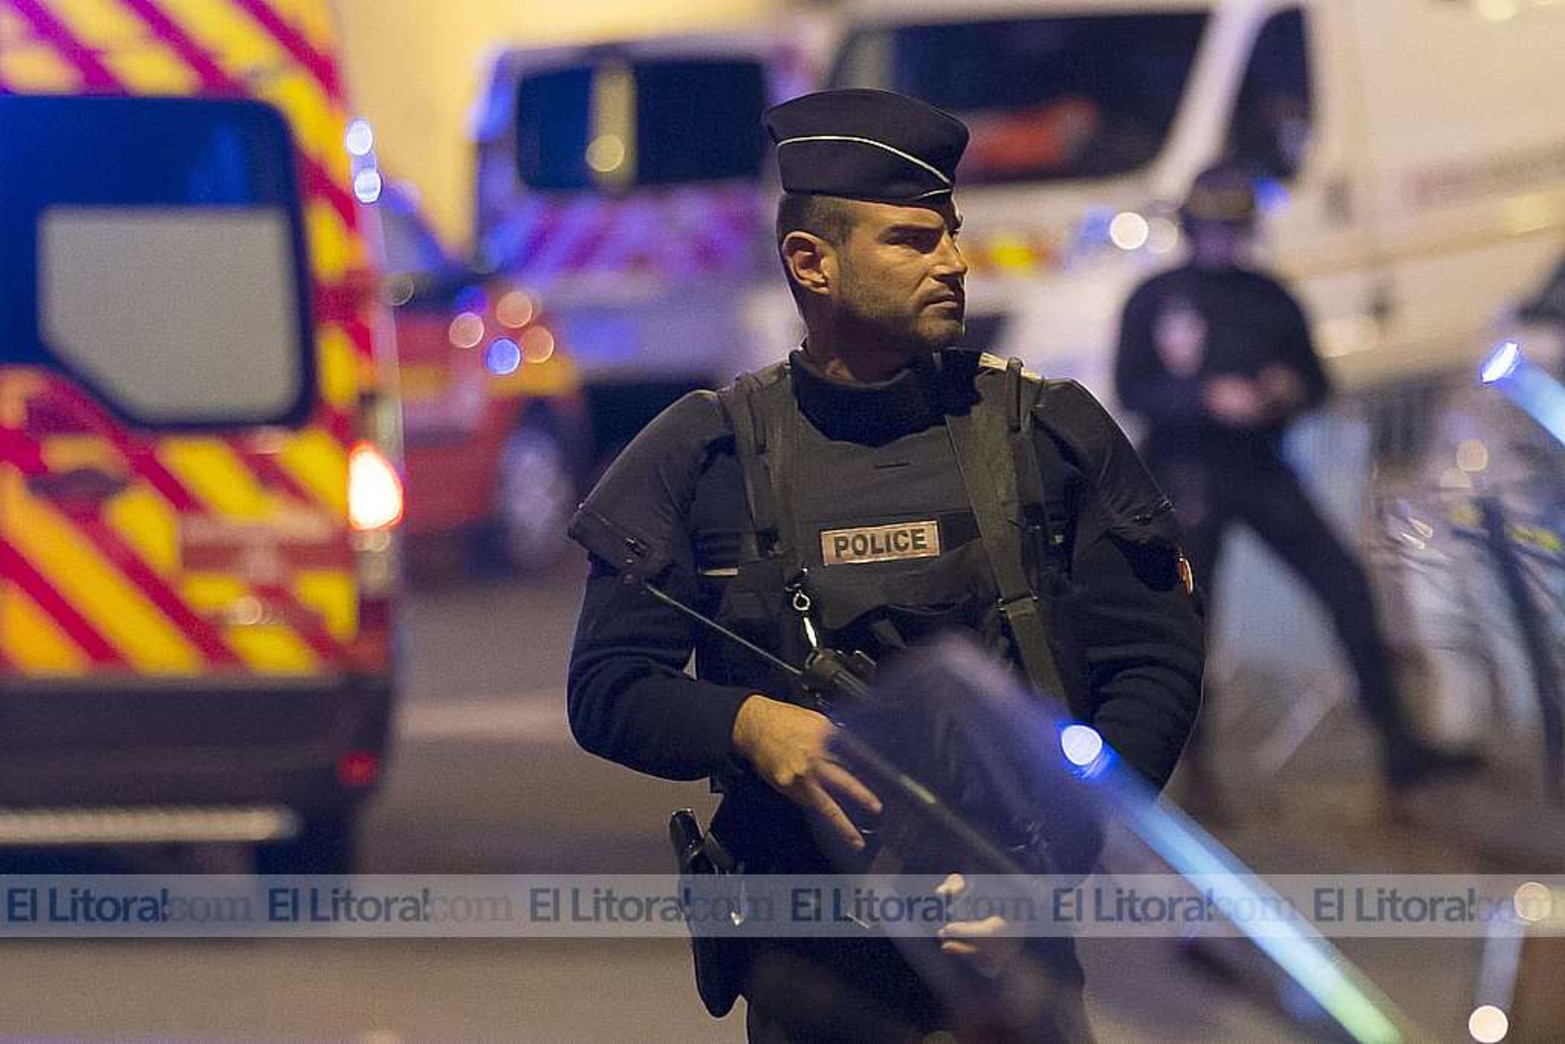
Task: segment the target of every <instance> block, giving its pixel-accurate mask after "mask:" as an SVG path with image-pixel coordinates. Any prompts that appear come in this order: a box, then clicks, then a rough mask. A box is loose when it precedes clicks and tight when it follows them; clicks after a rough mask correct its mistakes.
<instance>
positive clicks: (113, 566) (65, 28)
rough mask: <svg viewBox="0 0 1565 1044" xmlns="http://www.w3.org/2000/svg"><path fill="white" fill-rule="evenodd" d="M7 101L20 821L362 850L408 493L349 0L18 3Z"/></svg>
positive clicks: (319, 859) (1, 520) (0, 813)
mask: <svg viewBox="0 0 1565 1044" xmlns="http://www.w3.org/2000/svg"><path fill="white" fill-rule="evenodd" d="M0 94H3V95H5V97H0V128H3V129H0V134H3V137H4V139H5V141H6V147H5V149H4V152H3V155H0V186H3V195H0V221H3V222H4V224H5V228H4V232H3V235H0V272H3V273H4V278H5V296H4V306H3V307H0V332H3V334H4V337H3V340H0V556H3V560H0V715H3V717H4V720H5V721H6V729H5V736H4V739H3V741H0V743H3V745H0V843H12V844H18V843H23V844H38V843H52V844H65V843H115V842H118V843H130V842H169V843H175V842H203V841H224V842H245V843H251V842H254V843H258V844H259V846H260V847H259V848H258V850H257V852H258V856H257V862H258V866H259V867H260V868H261V869H263V870H299V871H303V870H332V871H342V870H346V869H347V868H348V866H349V863H350V861H351V851H352V846H351V838H352V833H353V824H354V820H355V816H356V812H357V810H358V808H359V807H360V803H361V801H362V800H363V799H364V798H365V797H366V796H367V795H368V794H370V793H371V792H372V791H373V790H374V787H375V785H376V784H377V782H378V781H379V778H380V775H381V772H382V769H383V757H384V754H385V748H386V741H387V735H388V726H389V720H390V715H391V711H392V704H393V698H394V692H395V687H396V684H395V683H396V676H395V670H394V655H393V654H394V650H393V643H392V634H391V631H392V606H393V601H394V598H395V595H396V588H397V583H398V569H397V560H396V554H397V546H396V534H395V531H394V530H395V527H396V525H397V523H398V521H399V520H400V518H401V514H402V492H401V485H400V478H399V476H398V474H397V471H396V463H397V458H398V454H399V447H398V439H399V435H398V430H397V424H398V420H397V410H396V402H395V400H394V398H393V393H394V369H393V368H392V367H391V363H392V359H391V357H390V354H389V349H390V343H389V340H387V339H386V338H385V337H384V336H383V334H384V333H385V332H387V325H386V322H385V316H384V310H383V309H382V308H381V307H380V304H379V298H378V294H377V276H376V275H375V271H374V270H375V267H376V266H375V264H374V262H373V261H372V248H371V245H370V243H369V242H368V241H367V239H366V236H365V234H364V230H363V229H361V212H360V210H359V208H358V205H357V202H356V199H355V195H356V193H355V185H354V171H353V169H352V167H351V165H350V159H349V155H348V152H347V151H346V150H345V148H344V141H345V133H346V130H347V127H348V125H349V123H348V116H347V114H348V109H347V105H348V103H347V101H346V99H345V98H344V96H343V93H342V87H341V83H340V79H339V72H338V65H337V60H336V43H335V40H334V38H333V27H332V18H331V12H330V8H329V5H328V4H326V3H325V2H321V3H314V2H300V0H289V2H287V3H270V2H266V0H201V2H200V3H187V2H172V0H171V2H157V0H123V2H121V0H104V2H101V3H94V4H80V3H67V2H60V3H51V2H48V0H0ZM364 194H365V193H364V191H363V187H362V186H360V191H359V192H358V195H359V196H363V195H364Z"/></svg>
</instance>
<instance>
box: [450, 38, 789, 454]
mask: <svg viewBox="0 0 1565 1044" xmlns="http://www.w3.org/2000/svg"><path fill="white" fill-rule="evenodd" d="M810 80H811V66H810V63H809V60H808V53H807V48H806V47H805V46H804V45H803V44H801V43H800V42H798V41H797V40H796V39H794V38H792V37H789V36H787V34H784V36H783V38H781V39H780V38H779V36H778V35H777V34H775V33H773V32H763V31H759V30H758V31H751V32H739V33H726V34H715V35H705V36H681V37H668V38H659V39H646V40H636V41H626V42H620V43H611V44H602V45H593V46H582V47H566V48H546V49H518V50H507V51H504V52H502V53H500V54H498V55H497V56H496V57H495V59H494V60H493V62H492V63H491V65H490V71H489V74H488V85H487V88H486V89H485V91H484V93H483V94H482V96H481V98H480V102H479V105H478V109H477V112H476V114H475V121H474V124H475V125H474V138H475V141H476V146H477V150H478V155H477V176H478V187H477V209H476V227H475V234H474V240H475V244H476V249H477V253H478V258H479V264H480V267H483V268H491V269H494V270H495V271H497V272H501V273H504V274H505V276H506V277H508V278H510V279H512V280H514V281H516V282H517V283H518V284H520V285H522V286H525V287H526V288H527V289H528V290H529V291H530V292H532V293H533V294H534V295H535V296H536V298H537V300H538V301H539V302H540V303H541V305H542V307H543V308H544V309H545V310H546V311H547V312H548V313H549V315H550V316H551V317H552V329H553V330H554V331H555V333H556V335H557V336H558V338H559V341H560V343H561V344H562V345H563V346H564V347H565V349H566V350H568V351H569V352H570V354H571V358H572V359H573V360H574V362H575V364H576V366H577V368H578V369H579V370H580V372H581V374H582V377H583V383H584V388H585V393H586V396H587V400H588V403H589V412H590V416H591V420H592V424H593V428H594V435H595V440H596V446H597V451H598V453H599V454H600V455H602V454H607V453H610V452H613V451H615V450H617V449H618V448H620V447H621V446H623V445H624V444H625V443H626V442H628V441H629V440H630V438H631V436H633V435H634V434H635V433H636V432H637V431H638V430H639V429H640V428H641V426H642V425H643V424H645V423H646V422H647V421H648V420H650V419H651V418H652V417H653V416H654V415H655V414H656V413H657V412H658V411H659V410H660V409H662V407H664V406H666V405H667V404H668V403H670V402H672V401H673V400H674V399H675V398H677V397H678V396H679V395H681V394H683V393H684V392H686V391H689V390H690V389H692V388H697V387H711V386H714V385H715V384H718V383H723V382H726V381H727V380H728V379H729V378H731V377H732V376H733V375H734V374H735V373H737V372H739V371H740V370H741V369H743V368H744V365H745V352H744V351H743V349H742V343H743V340H744V337H745V323H744V301H745V295H746V292H747V291H749V290H751V289H752V288H753V287H754V286H755V285H756V283H757V281H758V279H765V280H778V279H780V276H779V273H778V269H777V262H776V260H775V259H774V257H775V251H774V250H772V249H771V247H770V224H771V206H772V202H773V200H772V193H771V191H770V190H768V189H766V188H764V187H763V165H764V164H763V161H764V159H765V157H766V143H765V140H764V135H763V132H762V130H761V125H760V117H761V112H762V111H763V110H764V109H765V108H766V107H767V106H768V105H771V104H773V103H775V102H777V101H781V100H783V99H785V98H788V97H792V96H793V95H795V94H799V93H802V92H803V91H804V90H805V89H807V87H808V85H809V83H810ZM762 273H764V275H763V274H762ZM785 329H786V328H785ZM777 343H778V345H779V348H778V351H777V354H778V355H781V354H782V353H783V351H784V350H785V349H786V345H785V344H784V343H783V342H781V341H779V342H777Z"/></svg>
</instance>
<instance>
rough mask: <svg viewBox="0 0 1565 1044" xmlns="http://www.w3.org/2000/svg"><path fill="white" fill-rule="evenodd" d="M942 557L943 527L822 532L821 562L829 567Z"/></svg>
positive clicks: (900, 526)
mask: <svg viewBox="0 0 1565 1044" xmlns="http://www.w3.org/2000/svg"><path fill="white" fill-rule="evenodd" d="M938 554H940V524H939V523H938V522H935V521H934V520H933V519H931V520H929V521H927V522H898V523H897V524H895V525H890V526H864V527H861V528H858V529H826V530H822V531H821V561H823V562H824V563H825V564H826V565H829V566H833V565H855V564H857V563H860V562H891V561H895V560H897V559H902V558H934V557H935V556H936V555H938Z"/></svg>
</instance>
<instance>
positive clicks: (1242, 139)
mask: <svg viewBox="0 0 1565 1044" xmlns="http://www.w3.org/2000/svg"><path fill="white" fill-rule="evenodd" d="M1311 115H1312V114H1311V102H1310V68H1309V47H1308V45H1307V41H1306V40H1305V24H1304V12H1303V11H1301V10H1299V9H1298V8H1290V9H1288V10H1285V11H1279V12H1277V13H1276V14H1274V15H1272V16H1271V17H1270V18H1268V19H1267V20H1266V23H1265V24H1264V25H1262V26H1261V31H1260V33H1258V34H1257V35H1256V38H1255V49H1254V50H1253V51H1251V53H1250V64H1249V67H1248V68H1247V69H1246V70H1245V74H1244V82H1243V83H1242V84H1241V85H1240V87H1239V98H1238V100H1237V101H1236V102H1235V103H1234V118H1233V124H1232V126H1231V128H1230V130H1229V148H1230V151H1231V152H1232V153H1233V154H1234V156H1235V157H1236V158H1238V159H1241V160H1246V161H1248V162H1250V163H1252V164H1254V165H1255V166H1257V167H1259V168H1260V169H1261V170H1264V171H1266V172H1267V173H1268V174H1270V175H1271V176H1272V177H1274V178H1277V179H1279V180H1282V181H1287V180H1290V179H1291V178H1293V176H1294V175H1296V174H1297V173H1298V172H1299V169H1300V168H1301V167H1302V166H1303V165H1304V155H1305V153H1306V152H1307V151H1308V149H1309V144H1310V125H1311Z"/></svg>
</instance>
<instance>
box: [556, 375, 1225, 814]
mask: <svg viewBox="0 0 1565 1044" xmlns="http://www.w3.org/2000/svg"><path fill="white" fill-rule="evenodd" d="M978 359H979V357H978V355H977V353H971V352H962V351H957V350H947V351H946V352H943V353H940V354H939V355H938V356H937V357H936V360H935V362H936V365H937V368H938V369H940V370H941V372H943V373H947V374H951V375H954V376H953V377H952V378H951V379H965V380H969V381H970V380H973V379H974V373H975V371H978V370H979V361H978ZM792 371H793V375H794V376H793V379H794V387H795V392H796V397H797V398H798V400H799V403H800V407H801V410H802V412H803V414H804V416H805V418H806V419H807V420H808V422H809V423H811V424H814V425H815V426H816V428H817V429H818V430H820V431H822V432H823V433H825V434H827V435H828V437H829V438H832V439H847V440H854V441H861V442H863V441H870V440H885V439H888V438H895V437H898V436H899V435H901V434H903V433H907V432H912V431H917V430H922V429H927V427H928V426H929V425H931V424H940V423H943V421H942V419H941V414H940V412H939V411H930V410H929V409H928V408H927V406H926V405H921V404H920V403H919V402H918V396H917V394H916V392H913V391H910V386H911V385H913V384H915V383H916V382H914V381H913V380H912V375H911V373H910V371H903V373H902V374H899V375H898V376H897V377H895V378H893V379H892V380H890V381H887V382H884V383H882V384H869V385H861V384H847V383H845V382H841V381H836V380H833V379H831V378H828V377H825V376H824V375H822V374H820V373H819V372H818V371H816V370H815V369H814V367H813V366H812V365H810V364H809V363H807V362H806V361H805V360H804V357H803V353H802V352H795V353H794V355H793V365H792ZM983 375H984V376H985V377H986V378H987V379H1002V376H1001V375H1000V374H997V373H995V372H992V371H988V370H986V371H985V372H984V374H983ZM1035 413H1036V416H1037V418H1038V420H1039V422H1040V423H1039V427H1038V429H1037V430H1038V432H1039V435H1038V437H1039V438H1053V439H1054V440H1055V443H1056V445H1057V446H1058V448H1059V451H1060V455H1061V456H1063V458H1064V460H1065V462H1066V469H1067V472H1068V475H1067V479H1068V485H1069V488H1070V490H1071V494H1070V500H1071V502H1072V503H1074V504H1075V505H1076V506H1077V509H1076V518H1075V526H1074V534H1073V539H1072V562H1071V570H1070V572H1071V581H1072V583H1071V586H1072V589H1073V590H1072V593H1071V595H1070V596H1069V598H1068V599H1067V600H1066V602H1067V604H1065V605H1062V606H1056V621H1057V626H1061V625H1063V626H1067V627H1068V628H1069V632H1070V640H1071V641H1072V642H1073V643H1074V645H1075V647H1076V650H1077V653H1078V655H1076V656H1075V657H1073V658H1072V660H1073V664H1074V665H1075V669H1076V673H1079V674H1080V675H1081V677H1079V678H1077V679H1073V681H1076V682H1078V683H1079V684H1080V685H1081V686H1082V691H1084V692H1085V694H1086V700H1085V701H1083V702H1084V703H1085V704H1086V706H1087V707H1089V708H1090V718H1091V724H1092V725H1094V726H1095V727H1096V728H1097V729H1098V731H1099V732H1100V733H1101V734H1102V735H1103V737H1104V739H1105V740H1107V741H1108V742H1109V744H1111V745H1112V746H1113V747H1114V749H1115V750H1116V751H1117V752H1118V753H1119V754H1120V756H1121V757H1122V758H1123V759H1124V760H1125V761H1126V762H1127V763H1128V764H1129V765H1130V766H1131V767H1133V768H1134V769H1135V770H1136V771H1137V772H1138V773H1140V774H1141V775H1142V776H1143V777H1145V778H1146V779H1147V780H1149V781H1151V782H1152V783H1153V784H1154V785H1157V786H1161V785H1162V784H1163V783H1164V782H1165V781H1166V780H1167V778H1168V776H1169V774H1170V773H1171V772H1172V771H1173V767H1174V763H1175V761H1176V760H1177V759H1178V757H1179V754H1180V751H1181V750H1182V748H1183V746H1184V743H1185V740H1186V738H1187V736H1188V735H1189V733H1190V730H1191V728H1192V726H1193V724H1194V722H1195V717H1196V711H1197V708H1198V706H1199V702H1200V686H1201V671H1202V665H1203V652H1202V641H1203V634H1202V625H1201V621H1200V619H1199V616H1198V614H1197V612H1196V609H1195V607H1194V605H1193V603H1192V601H1191V599H1190V598H1189V597H1188V596H1187V594H1186V591H1185V589H1184V585H1183V584H1182V583H1181V581H1180V579H1179V572H1178V570H1177V569H1176V568H1175V562H1176V551H1175V542H1176V538H1177V534H1176V532H1175V529H1174V522H1173V520H1172V515H1171V512H1170V511H1169V510H1168V502H1167V499H1166V498H1165V497H1164V496H1163V495H1162V493H1161V492H1160V491H1159V490H1158V489H1157V487H1156V485H1155V484H1154V483H1153V482H1152V480H1151V478H1150V477H1149V476H1148V475H1147V473H1146V471H1145V469H1144V468H1143V467H1142V465H1141V462H1140V460H1139V459H1138V458H1137V456H1136V454H1135V451H1134V450H1133V449H1132V448H1131V446H1130V444H1129V442H1128V441H1127V440H1126V439H1125V436H1124V435H1123V433H1122V432H1121V431H1120V429H1119V428H1118V426H1117V425H1116V424H1115V423H1114V421H1113V420H1112V419H1111V418H1110V417H1109V415H1108V414H1107V412H1106V411H1104V409H1103V408H1102V407H1101V406H1100V405H1099V404H1098V403H1097V401H1096V400H1094V399H1093V398H1092V396H1091V395H1089V394H1088V393H1087V392H1086V391H1085V390H1083V389H1082V388H1081V387H1080V386H1079V385H1077V384H1075V383H1074V382H1068V381H1051V382H1048V383H1047V385H1046V387H1045V391H1044V392H1043V394H1042V396H1041V398H1040V400H1039V402H1038V405H1037V407H1036V410H1035ZM588 513H595V514H597V515H599V516H602V517H608V518H611V519H612V520H613V521H614V523H615V525H616V527H617V528H618V529H619V530H620V531H622V532H624V533H626V534H629V536H630V538H631V539H632V540H633V541H634V542H636V543H637V544H638V545H639V546H640V549H641V551H642V558H641V569H642V571H643V573H644V575H648V576H656V577H658V579H659V582H660V584H661V586H662V587H663V588H664V589H665V590H667V591H669V592H670V593H671V594H673V595H675V596H676V597H678V598H680V599H681V600H683V601H686V602H687V604H693V605H695V606H697V607H698V608H700V609H702V610H703V611H705V612H706V613H708V614H709V615H710V614H712V613H713V612H714V611H715V609H716V597H717V595H716V593H715V592H714V585H713V583H712V582H711V578H712V577H713V576H714V575H715V576H721V575H722V574H723V573H724V572H725V571H726V570H731V567H732V566H733V565H734V563H735V562H736V561H737V560H738V555H739V549H740V535H741V533H742V532H743V531H744V530H745V529H746V517H747V516H746V506H745V496H744V491H743V480H742V475H741V471H740V468H739V464H738V461H737V459H736V457H735V455H734V439H733V435H732V433H731V430H730V428H729V425H728V421H727V418H726V416H725V414H724V411H723V409H722V407H721V406H720V404H719V402H718V400H717V397H716V396H715V395H714V394H712V393H710V392H696V393H692V394H690V395H687V396H686V397H685V398H683V399H681V400H680V401H679V402H677V403H675V404H674V405H673V406H671V407H669V408H668V409H667V410H666V411H664V412H663V414H661V415H660V416H659V417H658V418H657V419H655V420H654V421H653V422H652V423H651V424H650V425H649V426H648V427H647V428H646V429H645V430H644V431H643V432H642V433H641V434H640V435H639V436H638V437H637V438H636V439H635V441H634V442H632V443H631V445H630V446H629V447H628V448H627V449H626V450H625V452H624V453H623V454H622V455H621V456H620V457H619V458H618V460H617V461H616V462H615V463H614V464H613V466H612V467H611V468H610V469H609V471H608V472H607V473H606V474H605V476H604V477H603V479H602V481H601V482H600V483H599V485H598V487H597V488H596V489H595V490H594V491H593V492H592V494H591V495H590V496H589V498H588V501H587V503H586V504H585V505H584V508H583V512H582V514H580V515H578V523H577V525H576V526H573V533H575V534H576V535H577V536H578V537H580V535H581V526H580V522H581V519H582V517H583V516H584V515H587V514H588ZM587 543H589V544H592V542H591V541H587ZM589 549H592V548H591V547H590V548H589ZM609 554H610V552H606V551H605V552H602V555H603V557H600V556H599V555H594V556H592V561H591V567H590V568H591V572H590V576H589V578H588V581H587V588H586V594H585V598H584V601H583V605H582V610H581V617H580V619H579V621H578V624H577V631H576V640H575V646H574V649H573V651H572V654H571V664H570V676H569V712H570V724H571V729H572V731H573V733H574V734H575V736H576V739H577V741H578V742H579V743H580V744H581V745H582V746H583V747H584V748H586V749H587V750H589V751H591V752H593V753H595V754H599V755H601V756H603V757H605V758H608V759H610V760H613V761H616V762H619V763H620V764H623V765H626V766H628V767H630V768H633V769H637V770H639V771H642V772H647V773H650V774H652V775H656V776H662V777H665V778H669V779H699V778H702V777H706V776H715V777H718V778H723V777H724V776H726V775H729V774H731V773H732V772H734V771H735V769H736V768H737V767H738V760H737V758H736V756H735V753H734V749H733V741H732V736H733V725H734V718H735V716H736V715H737V713H738V710H739V706H740V704H741V703H742V702H744V700H745V699H746V698H747V697H748V696H749V695H750V694H751V693H752V692H753V691H755V690H754V689H752V688H751V687H748V686H736V685H720V684H714V683H712V682H709V681H703V680H699V679H697V678H692V677H690V676H689V675H687V674H686V672H685V668H686V666H687V664H688V663H689V662H690V660H691V656H692V652H693V651H694V652H697V654H698V655H697V662H698V663H699V662H700V659H701V657H700V655H699V650H700V648H701V647H703V646H704V645H706V644H707V643H712V642H723V641H724V640H725V639H723V638H721V637H717V636H714V635H711V634H708V633H706V632H705V631H704V630H703V629H702V628H701V627H700V626H699V625H698V624H696V623H694V622H692V621H691V620H689V619H688V618H687V617H685V616H683V615H682V614H680V613H679V612H678V611H676V610H674V609H671V608H668V607H666V606H664V605H662V604H660V603H658V602H656V601H654V600H653V599H652V598H651V597H650V596H649V595H647V594H646V592H644V591H643V590H641V589H639V588H638V587H636V586H634V585H630V584H627V583H624V582H623V581H622V580H621V579H620V577H619V576H618V575H617V574H616V568H615V566H614V565H613V564H611V562H610V561H608V560H606V558H607V556H608V555H609ZM768 695H772V696H775V697H779V698H781V697H784V696H785V694H784V693H768Z"/></svg>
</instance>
